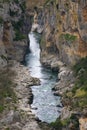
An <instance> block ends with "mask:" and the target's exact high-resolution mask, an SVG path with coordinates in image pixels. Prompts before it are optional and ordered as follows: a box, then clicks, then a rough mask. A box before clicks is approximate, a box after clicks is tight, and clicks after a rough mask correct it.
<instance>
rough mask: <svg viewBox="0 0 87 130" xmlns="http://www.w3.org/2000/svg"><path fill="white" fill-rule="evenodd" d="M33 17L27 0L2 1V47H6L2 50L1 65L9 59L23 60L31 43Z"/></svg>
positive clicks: (0, 12) (0, 24)
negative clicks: (28, 9)
mask: <svg viewBox="0 0 87 130" xmlns="http://www.w3.org/2000/svg"><path fill="white" fill-rule="evenodd" d="M31 17H32V16H31V15H30V14H29V12H28V11H27V9H26V1H25V0H24V1H20V0H12V1H10V0H4V1H3V0H2V1H0V48H1V50H3V49H2V46H3V48H4V51H0V67H1V66H2V67H3V66H4V65H6V62H7V61H9V60H14V59H15V60H18V61H22V60H23V56H24V53H25V52H24V50H25V49H26V47H27V46H28V44H29V41H28V38H27V36H28V32H29V31H30V28H31ZM5 61H6V62H5ZM2 62H3V63H2ZM3 64H4V65H3Z"/></svg>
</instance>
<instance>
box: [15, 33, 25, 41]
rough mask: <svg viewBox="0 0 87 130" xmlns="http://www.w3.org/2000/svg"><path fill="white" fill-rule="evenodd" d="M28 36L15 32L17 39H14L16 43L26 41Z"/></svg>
mask: <svg viewBox="0 0 87 130" xmlns="http://www.w3.org/2000/svg"><path fill="white" fill-rule="evenodd" d="M25 38H26V36H25V35H23V34H22V33H21V32H20V31H18V30H15V38H14V41H20V40H23V39H25Z"/></svg>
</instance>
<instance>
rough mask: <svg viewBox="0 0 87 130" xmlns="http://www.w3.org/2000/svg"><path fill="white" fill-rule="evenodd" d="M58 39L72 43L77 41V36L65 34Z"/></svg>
mask: <svg viewBox="0 0 87 130" xmlns="http://www.w3.org/2000/svg"><path fill="white" fill-rule="evenodd" d="M60 38H61V39H64V40H66V41H67V42H68V41H69V42H74V41H75V40H76V39H77V36H74V35H71V34H69V33H66V34H61V36H60Z"/></svg>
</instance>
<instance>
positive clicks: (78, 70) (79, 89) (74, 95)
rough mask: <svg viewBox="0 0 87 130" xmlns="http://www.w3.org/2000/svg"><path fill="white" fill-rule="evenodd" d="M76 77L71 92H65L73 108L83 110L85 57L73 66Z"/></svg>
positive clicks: (86, 76) (86, 102)
mask: <svg viewBox="0 0 87 130" xmlns="http://www.w3.org/2000/svg"><path fill="white" fill-rule="evenodd" d="M73 70H74V74H75V77H76V82H75V85H74V87H73V89H72V91H71V92H66V93H65V98H67V99H69V101H70V105H71V107H72V108H73V109H79V110H81V111H82V110H84V108H87V57H86V58H82V59H81V60H80V61H79V62H78V63H77V64H76V65H74V67H73Z"/></svg>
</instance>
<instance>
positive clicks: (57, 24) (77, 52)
mask: <svg viewBox="0 0 87 130" xmlns="http://www.w3.org/2000/svg"><path fill="white" fill-rule="evenodd" d="M39 12H40V13H39V17H38V18H37V19H38V22H39V21H40V22H39V24H41V23H42V26H43V35H42V41H41V49H42V52H41V56H42V58H43V57H44V55H45V54H52V53H54V54H56V53H57V54H58V56H57V57H58V58H59V59H60V60H62V61H63V62H64V63H66V64H67V65H73V64H75V63H76V62H77V61H78V59H79V58H82V57H86V56H87V28H86V26H87V19H86V17H87V16H86V12H87V1H85V0H83V1H81V0H80V1H73V0H64V1H63V0H55V1H53V0H48V1H46V2H45V4H44V7H43V9H42V11H39ZM41 20H42V22H41ZM42 62H43V61H42Z"/></svg>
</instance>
